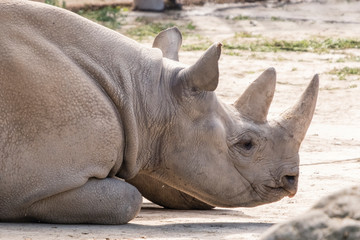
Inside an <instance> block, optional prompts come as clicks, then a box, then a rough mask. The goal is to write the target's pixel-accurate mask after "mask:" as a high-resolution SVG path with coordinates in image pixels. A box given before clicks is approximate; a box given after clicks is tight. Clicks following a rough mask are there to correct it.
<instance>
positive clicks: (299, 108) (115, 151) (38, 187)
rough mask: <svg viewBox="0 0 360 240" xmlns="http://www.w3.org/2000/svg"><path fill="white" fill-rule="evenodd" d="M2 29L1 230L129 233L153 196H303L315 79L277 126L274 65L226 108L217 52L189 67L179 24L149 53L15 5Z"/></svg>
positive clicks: (203, 203)
mask: <svg viewBox="0 0 360 240" xmlns="http://www.w3.org/2000/svg"><path fill="white" fill-rule="evenodd" d="M0 22H1V24H0V32H1V34H0V100H1V101H0V109H1V111H0V112H1V114H0V128H1V129H0V193H1V194H0V221H8V222H10V221H40V222H49V223H96V224H124V223H127V222H128V221H130V220H132V219H133V218H134V217H135V216H136V215H137V214H138V212H139V210H140V208H141V204H142V196H144V197H147V198H148V199H149V200H151V201H153V202H154V203H159V204H160V205H162V206H165V207H169V208H179V209H194V208H200V209H210V208H212V207H216V206H220V207H253V206H257V205H261V204H266V203H271V202H274V201H278V200H280V199H282V198H283V197H286V196H290V197H291V196H293V195H294V194H295V193H296V191H297V183H298V176H299V154H298V152H299V147H300V144H301V142H302V140H303V139H304V137H305V133H306V131H307V128H308V126H309V124H310V122H311V119H312V115H313V112H314V109H315V105H316V99H317V93H318V85H319V80H318V76H317V75H315V76H314V78H313V79H312V81H311V82H310V84H309V85H308V87H307V89H306V90H305V92H304V93H303V95H302V96H301V97H300V99H299V100H298V102H296V103H295V105H294V106H293V107H291V108H289V109H288V110H286V111H285V112H284V113H283V114H281V115H280V116H279V117H278V118H276V119H273V120H269V121H268V120H267V113H268V109H269V106H270V103H271V101H272V98H273V95H274V89H275V82H276V73H275V70H274V69H273V68H269V69H267V70H266V71H264V73H262V74H261V75H260V76H259V77H258V78H257V79H256V80H255V81H254V82H253V83H252V84H251V85H250V86H249V87H248V88H247V89H246V90H245V91H244V93H243V94H242V95H241V96H240V97H239V98H238V100H237V101H236V102H235V103H234V104H231V105H229V104H225V103H222V102H221V101H220V100H219V99H218V98H217V96H216V94H215V92H214V90H215V89H216V87H217V85H218V80H219V67H218V60H219V57H220V53H221V44H220V43H214V44H213V45H212V46H210V47H209V49H208V50H206V51H205V53H204V54H203V55H202V56H201V57H200V58H199V60H197V61H196V62H195V63H194V64H192V65H190V66H188V65H185V64H182V63H180V62H179V61H178V51H179V48H180V46H181V42H182V37H181V34H180V32H179V30H178V29H177V28H171V29H168V30H165V31H163V32H161V33H160V34H159V35H158V36H157V37H156V38H155V40H154V44H153V46H154V47H153V48H150V47H146V46H143V45H141V44H139V43H137V42H135V41H133V40H131V39H129V38H127V37H125V36H123V35H121V34H119V33H117V32H115V31H113V30H109V29H107V28H105V27H102V26H100V25H98V24H96V23H93V22H91V21H89V20H86V19H84V18H82V17H80V16H78V15H76V14H75V13H71V12H69V11H66V10H63V9H60V8H56V7H53V6H49V5H45V4H41V3H35V2H29V1H18V0H16V1H14V0H11V1H2V2H1V4H0Z"/></svg>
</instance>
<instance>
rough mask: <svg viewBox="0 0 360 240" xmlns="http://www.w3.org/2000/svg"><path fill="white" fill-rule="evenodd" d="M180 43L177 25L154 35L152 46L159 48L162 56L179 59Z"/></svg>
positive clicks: (180, 38)
mask: <svg viewBox="0 0 360 240" xmlns="http://www.w3.org/2000/svg"><path fill="white" fill-rule="evenodd" d="M181 43H182V36H181V32H180V31H179V29H178V28H177V27H172V28H168V29H166V30H164V31H162V32H160V33H159V34H158V35H157V36H156V37H155V40H154V43H153V45H152V46H153V48H160V50H161V51H162V53H163V56H164V57H166V58H169V59H172V60H175V61H179V50H180V47H181Z"/></svg>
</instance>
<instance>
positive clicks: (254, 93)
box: [235, 68, 276, 123]
mask: <svg viewBox="0 0 360 240" xmlns="http://www.w3.org/2000/svg"><path fill="white" fill-rule="evenodd" d="M275 85H276V72H275V69H274V68H269V69H267V70H266V71H265V72H263V73H262V74H261V75H260V76H259V77H258V78H257V79H256V80H255V81H254V82H253V83H252V84H251V85H250V86H249V87H248V88H247V89H246V90H245V92H244V93H243V94H242V95H241V97H240V98H239V99H238V100H237V101H236V102H235V107H236V109H237V110H238V111H239V112H240V113H241V114H242V115H244V116H245V117H248V118H250V119H251V120H253V121H254V122H256V123H265V122H266V121H267V120H266V117H267V114H268V111H269V107H270V104H271V101H272V99H273V96H274V92H275Z"/></svg>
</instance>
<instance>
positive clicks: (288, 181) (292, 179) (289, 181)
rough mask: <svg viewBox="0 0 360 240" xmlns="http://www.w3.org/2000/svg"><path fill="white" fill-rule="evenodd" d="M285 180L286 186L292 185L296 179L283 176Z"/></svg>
mask: <svg viewBox="0 0 360 240" xmlns="http://www.w3.org/2000/svg"><path fill="white" fill-rule="evenodd" d="M285 180H286V181H287V183H288V184H290V185H294V184H295V181H296V177H295V176H290V175H286V176H285Z"/></svg>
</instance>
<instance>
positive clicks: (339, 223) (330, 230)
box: [261, 186, 360, 240]
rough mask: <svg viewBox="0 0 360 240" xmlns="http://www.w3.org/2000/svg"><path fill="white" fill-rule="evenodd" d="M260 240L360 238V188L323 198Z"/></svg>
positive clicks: (273, 228) (274, 228) (338, 239)
mask: <svg viewBox="0 0 360 240" xmlns="http://www.w3.org/2000/svg"><path fill="white" fill-rule="evenodd" d="M261 239H262V240H283V239H284V240H285V239H292V240H303V239H309V240H320V239H326V240H342V239H344V240H345V239H347V240H357V239H360V187H358V186H356V187H352V188H349V189H344V190H342V191H340V192H336V193H334V194H332V195H330V196H327V197H324V198H322V199H321V200H320V201H319V202H318V203H317V204H316V205H315V206H313V207H312V208H311V209H310V210H309V211H308V212H306V213H305V214H303V215H301V216H298V217H296V218H294V219H292V220H290V221H289V222H287V223H283V224H279V225H276V226H274V227H272V228H271V229H269V231H268V232H267V233H265V235H264V236H263V237H262V238H261Z"/></svg>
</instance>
